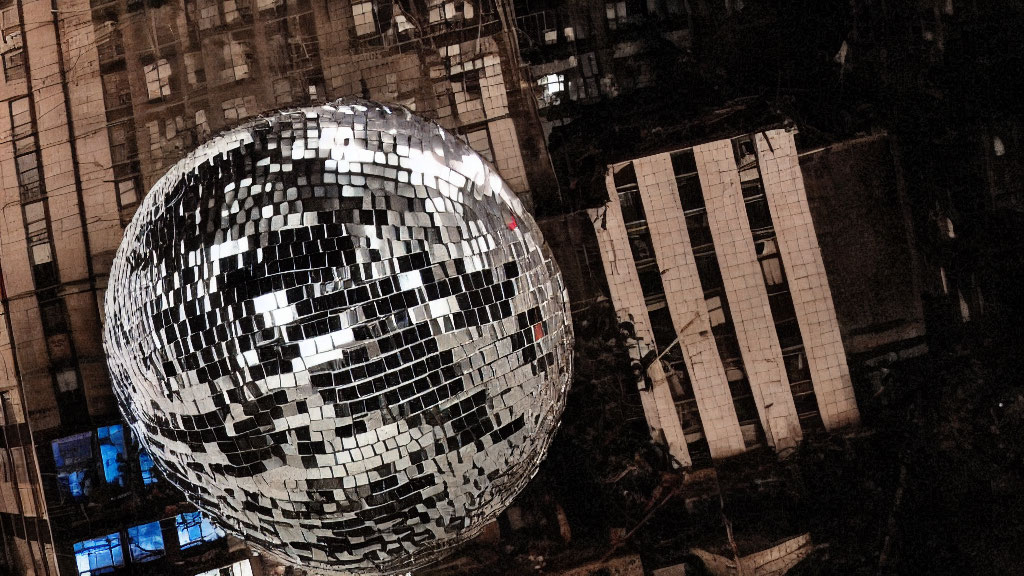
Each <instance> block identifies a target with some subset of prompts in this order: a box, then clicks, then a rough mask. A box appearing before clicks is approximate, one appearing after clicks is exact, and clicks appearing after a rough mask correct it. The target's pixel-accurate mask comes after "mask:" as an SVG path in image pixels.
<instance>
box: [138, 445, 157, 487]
mask: <svg viewBox="0 0 1024 576" xmlns="http://www.w3.org/2000/svg"><path fill="white" fill-rule="evenodd" d="M139 468H140V469H141V470H142V484H143V485H144V486H149V485H150V484H156V483H157V482H158V481H159V480H160V477H159V476H157V473H156V465H155V464H154V463H153V457H152V456H150V455H149V452H146V451H145V450H140V451H139Z"/></svg>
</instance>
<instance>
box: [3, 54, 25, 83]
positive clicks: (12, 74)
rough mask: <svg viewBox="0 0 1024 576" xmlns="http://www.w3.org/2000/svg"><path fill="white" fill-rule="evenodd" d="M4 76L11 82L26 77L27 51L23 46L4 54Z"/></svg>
mask: <svg viewBox="0 0 1024 576" xmlns="http://www.w3.org/2000/svg"><path fill="white" fill-rule="evenodd" d="M3 59H4V78H5V79H6V80H7V81H8V82H11V81H13V80H20V79H22V78H24V77H25V51H24V50H22V49H21V48H15V49H14V50H8V51H7V52H4V54H3Z"/></svg>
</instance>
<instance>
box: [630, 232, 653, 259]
mask: <svg viewBox="0 0 1024 576" xmlns="http://www.w3.org/2000/svg"><path fill="white" fill-rule="evenodd" d="M641 230H642V231H641V232H633V233H631V234H630V235H629V249H630V251H632V253H633V261H634V262H643V261H645V260H651V259H652V258H654V242H653V241H652V240H651V233H650V232H648V231H647V230H646V229H643V228H642V229H641Z"/></svg>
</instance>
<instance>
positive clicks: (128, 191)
mask: <svg viewBox="0 0 1024 576" xmlns="http://www.w3.org/2000/svg"><path fill="white" fill-rule="evenodd" d="M114 185H115V186H116V187H117V199H118V202H120V203H121V208H130V207H132V206H134V205H135V204H136V203H138V201H139V192H138V188H137V184H136V181H135V178H134V177H132V178H128V179H127V180H118V181H117V182H115V183H114Z"/></svg>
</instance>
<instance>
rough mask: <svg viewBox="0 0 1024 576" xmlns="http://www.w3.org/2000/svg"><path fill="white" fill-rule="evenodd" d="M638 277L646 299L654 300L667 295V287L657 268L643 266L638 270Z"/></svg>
mask: <svg viewBox="0 0 1024 576" xmlns="http://www.w3.org/2000/svg"><path fill="white" fill-rule="evenodd" d="M636 273H637V276H639V277H640V288H641V289H642V290H643V293H644V298H645V299H648V300H650V299H653V298H658V297H660V296H663V295H664V294H665V287H664V285H663V284H662V282H661V272H660V271H659V270H658V267H657V266H653V265H652V266H643V267H641V268H637V271H636Z"/></svg>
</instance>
